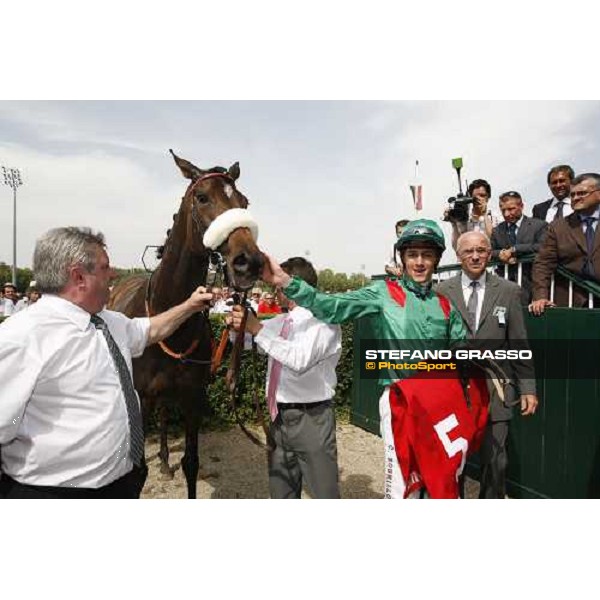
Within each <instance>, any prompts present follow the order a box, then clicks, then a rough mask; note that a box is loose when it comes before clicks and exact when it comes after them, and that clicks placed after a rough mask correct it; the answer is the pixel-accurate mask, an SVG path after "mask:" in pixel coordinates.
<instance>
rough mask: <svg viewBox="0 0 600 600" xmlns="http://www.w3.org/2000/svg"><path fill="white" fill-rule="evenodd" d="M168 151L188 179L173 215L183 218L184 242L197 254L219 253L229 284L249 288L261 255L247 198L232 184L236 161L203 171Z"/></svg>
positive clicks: (258, 270)
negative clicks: (224, 264) (180, 200)
mask: <svg viewBox="0 0 600 600" xmlns="http://www.w3.org/2000/svg"><path fill="white" fill-rule="evenodd" d="M170 152H171V154H172V155H173V158H174V159H175V163H176V164H177V166H178V167H179V168H180V169H181V172H182V173H183V176H184V177H186V178H187V179H190V180H191V183H190V185H189V186H188V188H187V190H186V193H185V196H184V197H183V201H182V203H181V208H180V210H179V213H178V215H177V218H176V221H179V220H180V219H184V220H185V221H184V222H182V223H178V224H180V225H182V226H183V227H184V229H185V235H186V238H187V239H186V241H187V244H186V245H187V246H188V248H190V249H192V250H193V251H195V252H199V253H200V252H201V253H205V252H206V251H209V250H212V251H216V252H218V253H220V254H221V255H222V256H223V258H224V260H225V263H226V265H227V266H226V268H227V274H228V276H229V281H230V282H231V284H232V285H233V286H234V287H235V288H236V289H237V290H240V291H241V290H246V289H249V288H251V287H252V285H253V284H254V282H255V281H256V280H257V279H258V278H259V277H260V274H261V273H262V268H263V264H264V258H263V255H262V253H261V251H260V250H259V249H258V246H257V245H256V237H257V235H258V229H257V226H256V223H255V222H254V219H253V218H252V217H251V216H250V214H249V213H248V211H247V210H246V209H247V207H248V199H247V198H246V196H244V195H243V194H242V193H241V192H239V191H238V189H237V188H236V185H235V182H236V180H237V179H238V177H239V176H240V167H239V165H238V163H235V164H233V165H232V166H231V167H230V168H229V169H224V168H223V167H213V168H212V169H208V170H204V169H200V168H198V167H196V166H195V165H193V164H192V163H190V162H188V161H187V160H185V159H182V158H179V157H178V156H176V155H175V153H174V152H173V151H172V150H170ZM178 229H179V228H178Z"/></svg>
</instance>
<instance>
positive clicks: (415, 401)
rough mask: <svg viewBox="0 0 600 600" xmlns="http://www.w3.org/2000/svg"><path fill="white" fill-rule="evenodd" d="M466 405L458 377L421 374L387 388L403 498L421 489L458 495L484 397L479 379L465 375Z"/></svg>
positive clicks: (478, 435)
mask: <svg viewBox="0 0 600 600" xmlns="http://www.w3.org/2000/svg"><path fill="white" fill-rule="evenodd" d="M468 390H469V397H470V401H471V406H470V407H468V405H467V401H466V399H465V395H464V393H463V388H462V385H461V382H460V380H459V379H458V378H456V379H455V378H441V379H439V378H437V379H436V378H435V374H434V373H431V374H423V375H418V376H416V377H411V378H409V379H403V380H399V381H397V382H396V383H395V384H393V385H392V386H391V388H390V408H391V413H392V432H393V435H394V443H395V447H396V455H397V457H398V463H399V464H400V469H401V470H402V475H403V477H404V481H405V482H406V492H405V497H406V496H408V495H409V494H411V493H412V492H414V491H416V490H418V489H420V488H423V487H424V488H425V489H426V490H427V492H428V493H429V495H430V496H431V498H458V497H459V486H458V476H459V475H460V474H461V473H462V471H463V468H464V466H465V462H466V459H467V455H468V454H471V453H472V452H476V451H477V450H478V449H479V446H480V445H481V441H482V439H483V434H484V430H485V426H486V423H487V418H488V406H489V396H488V390H487V384H486V380H485V379H484V378H478V379H470V380H469V388H468Z"/></svg>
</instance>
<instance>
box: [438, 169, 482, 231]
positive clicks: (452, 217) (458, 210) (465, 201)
mask: <svg viewBox="0 0 600 600" xmlns="http://www.w3.org/2000/svg"><path fill="white" fill-rule="evenodd" d="M452 166H453V167H454V169H456V175H457V177H458V194H456V196H452V197H451V198H448V204H450V206H451V208H450V210H449V211H448V214H447V215H445V216H444V221H448V222H450V223H455V222H457V221H468V220H469V204H473V202H475V199H474V198H471V197H470V196H467V195H466V194H463V191H462V183H461V181H460V170H461V169H462V166H463V162H462V158H453V159H452Z"/></svg>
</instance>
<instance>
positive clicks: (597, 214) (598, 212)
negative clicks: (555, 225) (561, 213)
mask: <svg viewBox="0 0 600 600" xmlns="http://www.w3.org/2000/svg"><path fill="white" fill-rule="evenodd" d="M577 216H578V217H579V219H580V220H581V222H582V223H583V220H584V219H586V218H587V217H594V218H595V219H596V223H597V222H598V220H600V206H597V207H596V210H595V211H594V212H593V213H592V214H591V215H585V216H583V215H582V214H581V213H577ZM596 223H594V225H596Z"/></svg>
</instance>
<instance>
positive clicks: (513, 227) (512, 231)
mask: <svg viewBox="0 0 600 600" xmlns="http://www.w3.org/2000/svg"><path fill="white" fill-rule="evenodd" d="M508 241H509V242H510V245H511V246H513V247H514V246H516V245H517V224H516V223H509V224H508Z"/></svg>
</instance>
